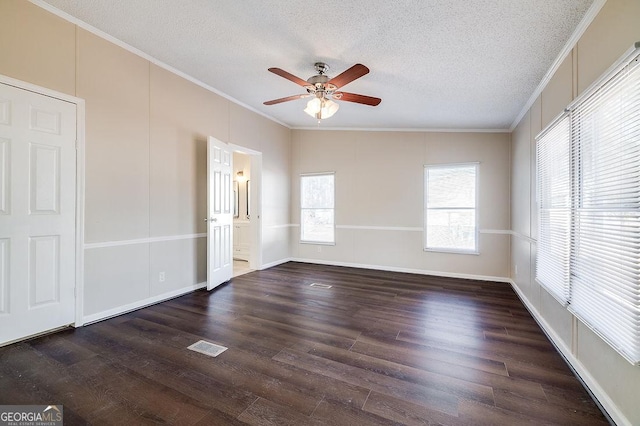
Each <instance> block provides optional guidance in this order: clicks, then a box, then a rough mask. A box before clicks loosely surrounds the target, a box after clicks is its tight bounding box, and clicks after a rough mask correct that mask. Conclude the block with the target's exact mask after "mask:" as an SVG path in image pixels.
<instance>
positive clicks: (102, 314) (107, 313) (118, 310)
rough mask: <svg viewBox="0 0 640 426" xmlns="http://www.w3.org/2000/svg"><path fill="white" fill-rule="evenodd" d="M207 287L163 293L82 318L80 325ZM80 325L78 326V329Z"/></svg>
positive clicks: (199, 285) (188, 287) (204, 285)
mask: <svg viewBox="0 0 640 426" xmlns="http://www.w3.org/2000/svg"><path fill="white" fill-rule="evenodd" d="M206 286H207V283H206V282H203V283H198V284H194V285H190V286H187V287H182V288H180V289H178V290H173V291H169V292H167V293H162V294H159V295H157V296H153V297H148V298H146V299H143V300H138V301H136V302H133V303H129V304H127V305H123V306H118V307H117V308H113V309H108V310H106V311H102V312H98V313H97V314H92V315H87V316H85V317H83V318H82V324H79V325H88V324H92V323H94V322H98V321H103V320H106V319H109V318H113V317H115V316H118V315H122V314H126V313H127V312H131V311H135V310H138V309H140V308H144V307H147V306H150V305H155V304H156V303H160V302H164V301H166V300H169V299H173V298H175V297H178V296H182V295H184V294H187V293H190V292H192V291H194V290H199V289H201V288H205V287H206ZM77 326H78V324H76V327H77Z"/></svg>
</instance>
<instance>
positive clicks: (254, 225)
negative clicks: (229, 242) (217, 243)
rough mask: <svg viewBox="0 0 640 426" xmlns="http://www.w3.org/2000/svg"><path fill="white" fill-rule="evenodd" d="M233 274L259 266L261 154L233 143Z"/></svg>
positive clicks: (246, 271) (242, 272)
mask: <svg viewBox="0 0 640 426" xmlns="http://www.w3.org/2000/svg"><path fill="white" fill-rule="evenodd" d="M233 149H234V152H233V176H234V184H233V189H234V204H235V206H234V217H233V276H234V277H237V276H240V275H244V274H246V273H249V272H252V271H254V270H256V269H259V268H260V259H259V257H260V256H259V255H260V243H259V239H260V235H259V234H260V214H261V205H260V203H261V199H260V196H259V195H260V182H261V166H262V154H261V153H259V152H257V151H253V150H250V149H247V148H243V147H239V146H233Z"/></svg>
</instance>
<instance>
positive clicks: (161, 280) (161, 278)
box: [158, 272, 164, 283]
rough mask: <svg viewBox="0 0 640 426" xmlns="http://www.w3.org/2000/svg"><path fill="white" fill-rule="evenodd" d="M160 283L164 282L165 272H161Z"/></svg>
mask: <svg viewBox="0 0 640 426" xmlns="http://www.w3.org/2000/svg"><path fill="white" fill-rule="evenodd" d="M158 281H160V282H161V283H163V282H164V272H160V275H159V276H158Z"/></svg>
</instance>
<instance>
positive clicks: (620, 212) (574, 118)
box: [536, 50, 640, 364]
mask: <svg viewBox="0 0 640 426" xmlns="http://www.w3.org/2000/svg"><path fill="white" fill-rule="evenodd" d="M638 52H639V51H638V50H636V51H635V53H634V54H633V55H635V56H634V57H632V59H631V60H626V61H624V62H623V63H622V64H621V65H620V66H619V67H617V68H616V69H615V70H614V71H613V72H612V73H611V74H609V76H608V77H605V79H603V80H602V81H603V83H600V84H597V85H595V86H594V88H593V89H590V90H589V91H588V92H586V93H585V94H584V95H582V96H581V97H580V98H578V99H577V100H576V101H575V102H574V103H573V104H571V105H570V106H569V108H568V112H567V114H565V115H564V116H563V117H561V118H560V119H558V120H556V122H554V123H552V125H551V126H550V127H549V128H548V130H546V131H545V132H543V133H541V135H540V136H538V138H537V150H538V153H537V170H538V194H539V195H538V196H539V214H540V221H539V225H538V226H539V231H540V232H539V237H538V257H537V265H536V279H537V280H538V281H539V282H540V284H541V285H543V286H544V287H546V288H547V289H549V291H550V292H551V293H552V294H554V296H556V297H557V298H558V299H559V300H561V301H562V302H563V303H564V304H565V305H566V306H567V307H568V309H569V310H570V311H571V312H572V313H573V314H574V315H575V316H576V317H578V318H579V319H580V320H581V321H582V322H583V323H584V324H586V325H587V326H588V327H589V328H591V329H592V330H593V331H594V332H595V333H596V334H598V335H599V336H600V337H602V338H603V339H604V340H605V341H606V342H608V343H609V344H610V345H611V346H612V347H613V348H614V349H615V350H617V351H618V352H619V353H620V354H621V355H622V356H624V357H625V358H626V359H627V360H628V361H629V362H631V363H633V364H638V363H640V166H639V164H640V65H639V63H638V59H639V56H638Z"/></svg>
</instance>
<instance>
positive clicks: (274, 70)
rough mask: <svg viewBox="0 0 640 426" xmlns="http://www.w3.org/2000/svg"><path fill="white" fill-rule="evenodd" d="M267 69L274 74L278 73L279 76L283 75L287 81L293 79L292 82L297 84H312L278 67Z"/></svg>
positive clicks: (303, 85)
mask: <svg viewBox="0 0 640 426" xmlns="http://www.w3.org/2000/svg"><path fill="white" fill-rule="evenodd" d="M269 71H271V72H272V73H274V74H276V75H279V76H280V77H284V78H286V79H287V80H289V81H293V82H294V83H296V84H299V85H300V86H302V87H306V86H312V84H309V83H308V82H307V81H306V80H303V79H301V78H300V77H296V76H295V75H293V74H291V73H289V72H286V71H285V70H282V69H280V68H269Z"/></svg>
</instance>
